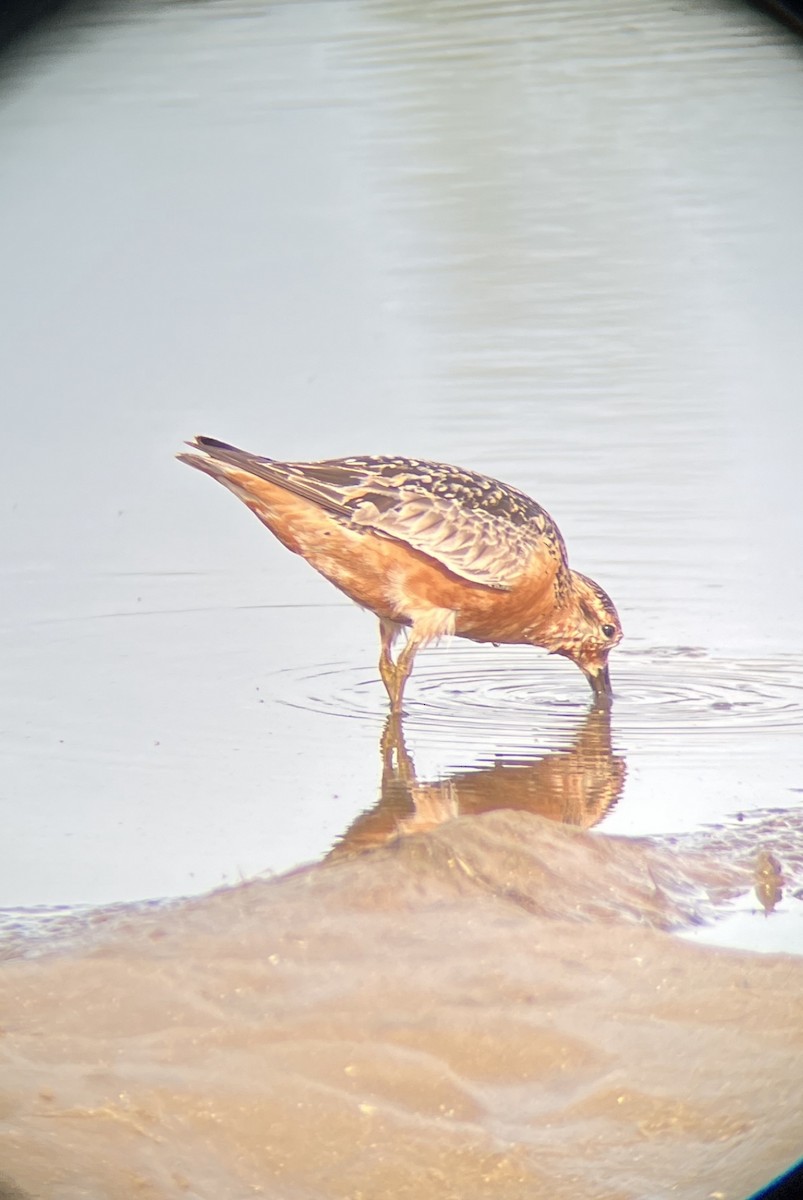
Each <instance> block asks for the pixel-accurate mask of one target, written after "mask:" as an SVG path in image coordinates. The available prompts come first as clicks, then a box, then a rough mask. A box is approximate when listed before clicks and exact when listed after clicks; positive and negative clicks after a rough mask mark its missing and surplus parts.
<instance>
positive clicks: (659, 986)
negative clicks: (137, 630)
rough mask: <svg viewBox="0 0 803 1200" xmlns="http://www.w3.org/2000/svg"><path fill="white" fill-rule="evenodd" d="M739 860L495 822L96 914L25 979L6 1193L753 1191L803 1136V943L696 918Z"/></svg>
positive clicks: (497, 1195)
mask: <svg viewBox="0 0 803 1200" xmlns="http://www.w3.org/2000/svg"><path fill="white" fill-rule="evenodd" d="M737 858H738V856H736V858H734V857H733V856H730V857H729V856H728V855H727V854H726V853H724V851H723V847H722V846H720V847H719V848H718V849H717V851H716V852H714V851H709V852H705V851H702V850H694V851H693V850H689V849H681V848H678V847H675V848H673V847H672V846H666V845H664V846H659V845H657V844H655V843H652V842H650V841H648V840H643V841H635V840H624V839H619V838H613V837H610V838H608V837H600V836H599V835H596V834H592V833H588V832H586V831H583V830H580V829H573V828H569V827H567V826H564V825H559V824H557V823H555V822H553V821H549V820H546V819H544V818H542V817H539V816H536V815H533V814H531V813H527V812H488V813H484V814H482V815H479V816H470V817H465V818H461V819H459V820H455V821H449V822H446V823H445V824H442V825H440V826H438V827H437V828H434V829H430V830H427V831H425V832H421V833H416V834H414V835H412V836H409V837H403V838H399V839H397V840H395V841H391V842H389V843H387V844H386V845H384V846H382V847H381V848H379V849H376V850H374V851H371V852H370V853H367V854H357V855H355V856H353V857H348V856H340V857H337V858H333V859H331V860H330V861H329V862H326V863H323V864H319V865H317V866H314V867H310V868H308V869H305V870H301V871H297V872H295V873H293V874H291V875H288V876H284V877H281V878H276V879H272V880H257V881H253V882H249V883H245V884H242V885H240V886H238V887H234V888H231V889H227V890H223V891H220V892H217V893H214V894H211V895H208V896H205V897H201V898H199V899H193V900H188V901H184V902H177V903H174V904H173V905H171V906H167V907H163V908H153V909H150V910H149V909H148V908H138V909H137V908H126V907H117V908H114V909H110V910H106V911H105V912H104V911H102V910H98V911H97V912H96V913H95V914H94V915H93V916H92V917H91V918H88V919H87V920H86V922H85V924H84V926H83V928H82V929H81V930H80V931H79V932H78V933H77V935H76V933H75V931H73V935H72V937H71V938H70V939H66V938H65V939H62V940H61V941H59V940H58V939H56V940H55V941H54V944H53V945H52V947H50V948H49V949H48V950H47V951H46V952H45V953H44V954H40V955H39V957H36V958H27V959H25V958H20V959H14V958H12V959H9V960H8V961H7V962H6V963H5V965H4V967H3V971H2V976H0V997H1V1000H0V1003H1V1004H2V1011H3V1014H4V1016H3V1037H2V1041H0V1050H1V1051H2V1092H1V1093H0V1095H1V1096H2V1100H1V1103H2V1124H1V1125H0V1162H2V1164H3V1170H4V1171H5V1173H6V1176H7V1194H8V1195H9V1196H10V1195H16V1194H17V1193H16V1192H14V1191H13V1188H17V1189H21V1192H22V1194H23V1195H29V1196H43V1197H44V1196H47V1197H58V1198H59V1200H67V1198H69V1200H73V1198H77V1197H84V1196H91V1197H130V1196H138V1197H173V1196H175V1197H179V1196H198V1197H210V1198H211V1197H223V1196H226V1197H235V1196H236V1197H239V1196H246V1195H249V1196H250V1195H263V1196H270V1197H276V1198H277V1200H294V1198H296V1197H298V1198H301V1197H304V1198H305V1200H311V1198H316V1200H317V1198H321V1200H323V1198H330V1197H331V1198H334V1197H338V1198H342V1197H349V1198H350V1200H359V1198H362V1197H364V1198H366V1200H367V1198H370V1200H381V1198H385V1197H387V1198H388V1200H389V1198H391V1197H392V1198H393V1200H401V1198H402V1197H424V1196H426V1197H428V1198H432V1200H441V1198H444V1200H445V1198H447V1197H450V1198H452V1197H453V1198H458V1197H459V1198H460V1200H464V1198H466V1197H472V1198H479V1197H493V1198H494V1200H507V1198H508V1197H509V1198H510V1200H521V1198H523V1197H534V1196H544V1197H550V1200H560V1198H562V1197H567V1198H568V1197H576V1196H578V1195H582V1196H586V1197H605V1198H606V1200H608V1198H610V1200H614V1198H615V1200H643V1198H644V1197H646V1196H650V1197H657V1196H664V1195H666V1196H669V1195H671V1196H673V1197H689V1198H691V1197H695V1198H698V1197H709V1196H711V1197H713V1196H716V1197H718V1198H726V1200H731V1198H734V1200H735V1198H737V1197H744V1196H747V1195H749V1194H750V1193H751V1192H752V1191H754V1190H755V1189H756V1188H758V1187H759V1186H760V1185H762V1184H764V1183H766V1182H768V1181H769V1180H770V1179H771V1178H772V1177H773V1176H775V1175H776V1174H778V1173H779V1172H780V1171H782V1170H783V1169H785V1168H787V1167H788V1166H789V1165H791V1163H792V1162H793V1161H794V1160H795V1158H796V1156H797V1154H798V1153H799V1149H800V1112H801V1111H802V1110H803V1072H801V1071H800V1061H801V1051H803V1008H801V1004H800V995H801V991H803V960H801V959H800V958H795V957H792V956H786V955H754V954H750V953H744V952H735V951H727V950H717V949H711V948H709V947H698V946H696V945H692V944H690V943H688V942H685V941H683V940H682V939H680V938H678V937H677V936H676V935H675V934H674V933H673V932H671V931H672V930H673V929H675V930H676V929H679V928H683V927H688V926H689V925H691V924H693V923H694V922H695V921H697V920H700V919H703V918H704V917H705V915H706V905H707V904H711V903H713V902H714V901H715V900H716V897H717V896H722V895H724V894H726V893H728V892H729V891H736V890H738V889H739V888H743V887H744V885H745V880H746V878H747V876H748V873H749V870H748V863H747V862H746V861H744V862H739V861H737ZM23 945H24V943H21V944H20V947H19V948H20V949H21V948H22V946H23ZM29 948H30V947H29ZM0 1194H2V1193H0Z"/></svg>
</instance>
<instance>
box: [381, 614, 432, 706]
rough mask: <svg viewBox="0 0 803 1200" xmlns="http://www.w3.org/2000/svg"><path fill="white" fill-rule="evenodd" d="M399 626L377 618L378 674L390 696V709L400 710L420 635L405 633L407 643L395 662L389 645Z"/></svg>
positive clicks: (393, 622)
mask: <svg viewBox="0 0 803 1200" xmlns="http://www.w3.org/2000/svg"><path fill="white" fill-rule="evenodd" d="M398 632H399V626H398V625H397V624H396V622H395V621H386V620H385V619H384V617H380V618H379V635H380V638H381V640H382V653H381V654H380V656H379V674H380V675H381V676H382V682H383V683H384V685H385V688H386V689H387V693H388V696H389V697H390V711H391V712H394V713H398V712H401V702H402V695H403V693H404V685H405V683H406V682H407V677H408V675H409V674H410V672H411V671H412V669H413V659H414V658H415V654H416V651H417V650H418V647H419V646H420V645H421V641H422V639H421V637H420V636H419V637H416V636H415V634H414V632H413V630H410V632H409V633H408V635H407V644H406V645H405V647H404V649H403V650H402V651H401V653H400V654H399V656H398V658H397V659H396V661H395V663H394V661H393V656H392V655H391V647H392V646H393V642H394V641H395V638H396V634H397V633H398Z"/></svg>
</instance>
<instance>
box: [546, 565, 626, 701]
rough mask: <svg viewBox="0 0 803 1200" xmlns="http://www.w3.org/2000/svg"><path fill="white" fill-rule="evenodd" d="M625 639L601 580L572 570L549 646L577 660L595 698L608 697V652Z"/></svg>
mask: <svg viewBox="0 0 803 1200" xmlns="http://www.w3.org/2000/svg"><path fill="white" fill-rule="evenodd" d="M621 640H622V625H621V622H620V620H619V614H618V613H617V611H616V608H615V607H614V603H613V601H612V600H611V598H610V596H609V595H608V594H607V592H604V591H603V590H602V588H601V587H600V586H599V584H598V583H595V582H594V580H593V579H589V578H588V577H587V576H586V575H581V574H580V573H579V572H578V571H572V572H571V590H570V596H569V599H568V602H567V604H566V605H565V607H564V610H563V616H562V620H561V621H560V624H559V627H558V629H556V633H555V637H554V639H552V640H551V642H550V644H549V645H548V646H547V649H548V650H550V651H551V653H552V654H562V655H563V656H564V657H565V658H570V659H571V660H572V662H575V663H577V665H578V667H579V668H580V670H581V671H582V672H583V674H584V675H585V677H586V679H587V680H588V682H589V683H590V684H591V690H592V692H593V693H594V696H595V698H596V699H602V698H609V697H610V695H611V680H610V675H609V674H608V655H609V654H610V652H611V650H612V649H613V648H614V646H617V645H618V644H619V642H621Z"/></svg>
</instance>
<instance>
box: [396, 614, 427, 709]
mask: <svg viewBox="0 0 803 1200" xmlns="http://www.w3.org/2000/svg"><path fill="white" fill-rule="evenodd" d="M420 645H421V641H420V639H419V638H417V637H416V636H415V633H414V631H413V630H412V629H411V630H410V632H409V633H408V635H407V641H406V643H405V645H404V649H403V650H402V651H401V653H400V654H399V657H398V658H397V659H396V673H395V679H394V688H393V691H392V692H391V693H390V707H391V711H392V712H399V713H400V712H401V706H402V695H403V694H404V685H405V683H406V682H407V680H408V678H409V675H410V672H411V671H412V669H413V659H414V658H415V656H416V651H417V650H418V647H419V646H420Z"/></svg>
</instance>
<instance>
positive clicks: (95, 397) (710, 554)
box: [0, 0, 803, 949]
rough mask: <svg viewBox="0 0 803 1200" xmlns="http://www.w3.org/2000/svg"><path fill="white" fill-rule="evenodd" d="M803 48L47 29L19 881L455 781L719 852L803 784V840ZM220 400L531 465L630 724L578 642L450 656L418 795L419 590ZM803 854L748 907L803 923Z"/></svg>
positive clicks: (290, 448) (366, 21) (388, 826)
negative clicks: (204, 466) (339, 557)
mask: <svg viewBox="0 0 803 1200" xmlns="http://www.w3.org/2000/svg"><path fill="white" fill-rule="evenodd" d="M802 68H803V47H802V46H801V44H800V43H799V42H797V41H796V40H795V39H794V38H793V37H792V35H791V34H789V33H788V32H787V31H785V30H784V29H783V28H782V27H780V26H777V25H775V24H773V23H772V22H771V21H770V20H768V19H766V18H764V17H763V16H762V15H760V14H758V13H756V12H753V11H751V10H750V9H749V8H747V7H745V8H744V9H742V8H741V7H740V6H737V5H733V4H731V3H726V2H724V0H722V2H721V3H706V4H691V3H689V4H672V5H670V4H669V3H664V2H658V0H638V3H636V0H631V2H630V3H621V4H617V3H611V4H607V5H605V6H599V5H598V4H593V3H591V2H590V0H588V2H587V3H584V2H580V0H578V2H576V3H573V4H568V5H567V4H566V3H561V4H551V3H541V4H538V5H525V4H519V3H504V2H500V3H497V4H494V5H488V4H472V3H460V2H457V0H455V2H452V3H446V2H444V3H432V4H428V5H426V6H422V5H418V4H413V3H409V2H408V3H403V2H400V3H393V2H392V0H374V2H370V0H362V2H360V0H325V2H323V3H303V2H301V0H296V2H294V3H292V4H290V3H273V4H270V3H256V2H253V3H252V2H248V0H240V2H236V3H235V2H222V0H221V2H218V3H203V4H194V5H187V4H178V3H176V4H170V3H140V4H134V5H125V6H123V5H113V4H112V5H103V6H98V7H93V6H77V7H75V8H74V9H72V10H70V11H69V12H68V14H67V15H66V16H65V17H64V18H63V19H62V20H61V21H60V22H59V23H58V24H57V25H55V26H53V27H51V28H45V29H44V30H42V31H40V32H38V33H37V34H36V35H35V36H31V37H29V38H27V39H26V40H24V41H21V42H19V43H18V44H17V45H16V46H15V47H14V49H13V51H12V52H10V53H7V54H6V56H5V59H4V61H3V64H2V76H1V77H0V102H1V107H0V175H1V176H2V178H1V179H0V256H1V257H2V262H3V278H4V285H5V286H4V287H3V289H2V301H1V303H2V306H3V312H2V334H0V337H2V341H3V362H4V380H3V391H4V395H5V398H6V399H5V406H4V433H5V439H6V454H5V462H4V469H3V482H2V487H3V502H2V503H3V513H4V520H3V522H2V531H1V532H0V536H1V537H2V549H1V550H0V563H2V567H1V568H0V570H2V581H3V591H4V603H3V610H2V631H1V633H2V660H1V661H0V670H2V678H3V685H4V686H3V689H2V706H3V707H2V734H1V735H0V736H1V737H2V742H1V743H0V745H1V747H2V758H3V772H2V773H3V787H2V797H3V806H4V838H3V849H2V851H0V853H1V854H2V858H3V861H2V863H1V864H0V881H2V886H1V887H0V904H2V905H3V906H6V907H12V908H15V907H29V906H38V905H72V904H86V903H91V904H94V903H103V902H109V901H116V900H130V899H139V898H145V897H159V896H175V895H182V894H188V893H194V892H200V891H202V890H204V889H208V888H210V887H213V886H215V885H217V884H220V883H221V882H233V881H235V880H237V879H239V878H241V877H244V876H245V877H247V876H249V875H251V874H253V873H255V872H260V871H266V870H267V871H282V870H285V869H287V868H289V867H292V866H294V865H296V864H298V863H301V862H305V861H310V860H314V859H316V858H318V857H320V856H322V855H324V854H326V853H328V852H329V850H330V849H331V847H332V846H333V845H335V846H337V847H338V848H340V849H341V850H342V847H343V840H342V839H343V838H344V835H345V836H346V837H348V832H347V831H349V830H352V831H353V830H354V829H355V828H356V829H357V830H358V831H359V830H360V829H361V828H362V829H363V830H364V828H365V827H367V826H368V825H370V826H371V827H372V828H376V829H379V828H380V827H381V828H382V829H384V830H385V832H384V833H383V834H382V835H381V836H390V834H391V833H392V832H393V830H394V829H395V828H397V826H398V821H399V820H400V819H402V818H400V817H399V815H398V814H399V812H401V811H402V810H403V809H404V803H407V801H408V800H409V798H410V779H411V778H414V779H415V781H416V788H417V789H418V790H417V793H416V797H417V799H416V797H414V800H415V801H416V802H418V801H419V800H420V794H421V790H422V788H423V790H424V791H427V790H428V794H429V795H430V798H431V796H432V795H433V794H434V795H435V796H436V801H437V803H436V805H435V807H436V808H437V810H438V812H439V813H440V816H439V817H437V819H443V817H444V816H449V815H454V813H456V812H473V811H482V809H483V807H489V806H490V807H514V808H517V807H529V808H532V809H533V810H534V811H541V812H546V813H547V815H552V816H555V817H556V818H557V819H565V820H569V821H571V822H572V823H575V824H585V825H591V824H599V829H600V831H601V833H603V834H604V833H619V834H627V835H644V834H649V835H653V836H655V837H658V838H665V837H669V836H680V837H687V838H689V839H697V841H696V842H695V844H698V845H699V844H700V842H699V839H700V838H701V837H703V836H704V835H705V832H706V830H709V829H710V828H711V827H712V826H717V827H722V828H724V829H725V830H726V831H727V830H728V829H733V830H734V831H735V830H737V828H739V827H743V826H744V823H745V822H747V823H748V826H749V825H750V822H753V823H755V824H756V827H757V828H764V827H765V825H762V824H761V823H762V821H764V822H765V823H766V821H767V820H771V819H773V814H777V813H784V812H785V813H787V816H788V817H789V819H788V820H785V822H784V823H783V828H784V830H786V833H784V835H783V836H782V837H781V839H780V841H779V842H773V843H772V845H771V846H770V849H771V850H772V852H773V853H774V854H775V855H776V856H778V857H779V858H780V860H781V863H782V865H784V866H785V869H787V871H788V870H789V864H788V862H787V861H786V860H785V857H784V850H785V846H786V847H788V846H789V845H790V844H791V839H792V833H793V832H794V831H795V830H799V829H800V822H801V819H803V818H801V816H800V806H801V798H802V797H803V647H802V646H801V637H800V629H799V616H800V613H801V611H803V505H802V504H801V500H800V465H799V464H800V446H801V444H803V417H802V416H801V412H802V411H803V408H802V406H801V404H800V382H799V381H800V378H801V368H802V367H803V363H802V362H801V358H802V357H803V353H802V352H801V339H800V335H799V330H800V327H801V318H803V287H802V286H801V285H802V284H803V266H801V264H802V263H803V225H801V221H800V204H799V198H800V195H801V194H803V157H801V155H800V151H799V146H800V141H799V139H800V127H801V121H803V69H802ZM196 432H203V433H209V434H212V435H214V436H217V437H221V438H224V439H226V440H228V441H233V442H235V443H238V444H240V445H243V446H245V447H247V448H250V449H253V450H256V451H259V452H262V453H267V454H273V455H275V456H277V457H281V458H315V457H329V456H335V455H339V454H349V453H358V452H376V453H393V452H400V453H409V454H412V455H415V456H419V457H430V458H440V459H443V460H445V461H451V462H456V463H459V464H462V465H466V466H471V467H474V468H478V469H480V470H483V471H486V472H487V473H489V474H493V475H496V476H498V477H500V478H502V479H505V480H508V481H509V482H511V483H514V484H516V485H518V486H520V487H522V488H523V489H525V490H526V491H528V492H530V493H531V494H532V495H534V496H535V497H536V498H537V499H538V500H539V501H540V502H541V503H542V504H543V505H544V506H545V507H547V508H548V509H549V511H550V512H551V513H552V514H553V516H554V517H555V518H556V520H557V521H558V522H559V524H560V526H561V529H562V530H563V533H564V535H565V537H566V540H567V542H568V545H569V551H570V556H571V559H572V563H573V565H574V566H576V567H578V568H579V569H581V570H582V571H584V572H587V573H588V574H590V575H592V576H593V577H594V578H596V579H598V580H600V582H601V583H602V584H603V585H604V586H605V588H606V589H607V590H608V591H609V592H610V593H611V594H612V595H613V597H614V598H615V600H616V602H617V605H618V607H619V611H620V613H621V615H622V620H623V623H624V626H625V633H626V640H625V642H624V644H623V646H622V647H621V649H620V650H618V651H617V652H615V654H614V657H613V659H612V675H613V678H614V685H615V690H616V701H615V704H614V707H613V712H612V715H611V718H610V721H609V722H608V721H605V720H603V721H602V722H600V720H599V719H598V715H595V714H593V713H591V714H590V713H589V711H588V694H587V688H586V685H585V683H584V681H583V679H582V677H581V676H580V674H579V672H577V671H576V669H575V668H573V667H572V666H571V664H568V663H566V662H564V661H562V660H561V661H555V660H551V659H548V658H547V657H546V656H544V655H543V654H541V653H539V652H537V651H534V650H527V649H523V648H522V649H517V650H513V649H510V648H503V649H499V650H494V649H493V648H491V647H478V646H474V645H471V644H462V643H454V644H451V645H448V646H441V647H439V648H437V649H434V650H430V651H428V652H424V653H422V654H421V656H420V657H419V660H418V664H417V667H416V671H415V674H414V675H413V679H412V682H411V684H410V687H409V692H408V700H409V703H408V708H409V715H408V719H407V721H406V722H405V728H404V737H405V743H404V751H403V755H402V757H403V760H404V762H405V763H406V764H407V766H406V767H405V769H404V771H403V772H402V775H403V778H402V788H403V790H404V789H405V788H406V792H405V796H406V797H407V800H405V801H404V803H403V804H402V806H401V809H398V811H397V809H394V808H393V804H394V802H395V801H394V798H393V795H391V796H390V800H388V796H389V794H390V793H392V792H393V788H392V787H391V788H390V790H389V789H388V779H389V773H390V776H391V777H394V778H395V776H394V772H396V773H397V774H398V771H399V764H398V762H397V761H396V760H395V759H394V761H393V762H390V761H389V757H388V755H389V752H388V749H387V745H386V746H385V747H384V748H383V745H382V741H381V739H382V730H383V721H384V715H385V711H384V710H385V699H384V692H383V689H382V686H381V684H380V683H379V681H378V672H377V669H376V657H377V652H378V639H377V633H376V628H375V621H374V620H373V618H372V617H370V615H366V614H364V613H361V612H359V611H358V610H357V609H356V608H354V607H353V606H351V605H349V604H348V602H346V601H345V600H344V599H342V598H341V597H340V596H339V595H338V593H336V592H335V591H333V590H332V589H331V588H330V587H329V585H327V584H326V583H325V582H324V581H323V580H322V579H320V578H319V577H317V576H316V575H315V574H314V573H313V572H312V571H310V569H309V568H308V567H307V566H306V564H304V563H303V562H302V561H300V560H298V559H296V558H294V557H293V556H291V555H289V554H288V553H287V552H286V551H284V550H283V549H282V548H281V547H280V546H279V545H278V544H277V543H275V542H274V541H273V540H272V539H271V538H270V537H269V535H268V534H267V533H266V532H265V531H264V530H262V528H261V527H260V526H259V525H258V524H257V522H255V521H254V520H253V519H251V518H250V517H249V515H248V514H247V513H246V511H245V510H244V509H242V508H241V507H239V506H237V505H236V504H234V503H233V502H232V500H231V499H230V498H229V497H228V496H226V495H225V494H224V493H223V492H222V491H221V490H220V489H218V488H214V487H212V486H211V484H210V483H209V481H207V480H205V479H202V478H201V477H200V476H195V475H194V474H191V473H190V472H189V471H187V470H186V469H185V468H184V467H183V466H181V465H179V464H177V463H175V462H174V461H173V459H172V455H173V453H174V452H175V451H176V450H178V449H179V448H180V445H181V442H182V439H183V438H185V437H187V436H189V435H191V434H193V433H196ZM556 780H557V782H556ZM450 781H451V783H450ZM397 782H398V781H397ZM568 793H571V797H572V799H571V801H570V802H569V801H567V800H566V796H567V794H568ZM394 794H395V793H394ZM447 794H448V803H447V802H446V801H445V800H444V797H445V796H447ZM483 795H485V799H484V800H483ZM396 798H397V799H398V797H396ZM383 805H384V806H385V810H386V815H385V816H384V817H381V816H380V817H377V816H376V814H377V812H378V811H381V810H382V806H383ZM388 805H390V807H389V808H388ZM450 805H451V807H449V806H450ZM414 806H415V805H414ZM408 807H409V805H408ZM388 812H389V813H390V816H388V815H387V813H388ZM372 814H373V815H372ZM408 815H409V814H408ZM795 822H797V823H795ZM742 834H743V830H742ZM742 834H740V836H742ZM377 838H378V839H379V840H381V837H380V835H377ZM784 838H785V839H787V840H786V841H784ZM358 840H359V839H358ZM363 840H365V839H363ZM367 840H368V841H370V840H371V839H370V837H369V838H368V839H367ZM375 840H376V839H375ZM763 844H764V843H763V841H762V840H761V838H758V839H757V852H758V851H760V850H761V848H762V846H763ZM793 893H794V888H792V889H790V888H788V887H787V889H786V895H785V897H784V899H783V900H782V901H780V902H779V904H778V905H777V906H776V911H775V913H774V914H773V920H772V921H766V920H764V919H763V910H762V909H761V906H760V905H759V904H758V902H757V900H756V898H755V896H753V897H752V898H750V897H745V898H744V899H743V901H742V902H741V905H740V906H739V905H737V908H739V912H740V914H741V915H740V923H739V928H738V932H735V933H734V934H733V938H734V939H735V940H737V941H740V942H742V943H743V944H749V945H756V946H762V945H769V944H770V942H771V943H772V945H773V946H775V945H776V944H777V943H778V941H779V940H780V944H781V945H783V946H786V947H787V948H790V949H803V914H802V913H801V907H802V906H801V903H800V901H799V899H795V896H794V894H793ZM759 912H760V916H761V920H760V921H759V920H758V918H757V916H756V914H757V913H759ZM753 918H755V919H753ZM725 924H726V925H727V924H728V923H727V922H726V923H725ZM734 929H735V926H734ZM718 936H725V938H726V940H727V936H728V935H722V934H721V933H720V934H719V935H718Z"/></svg>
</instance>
